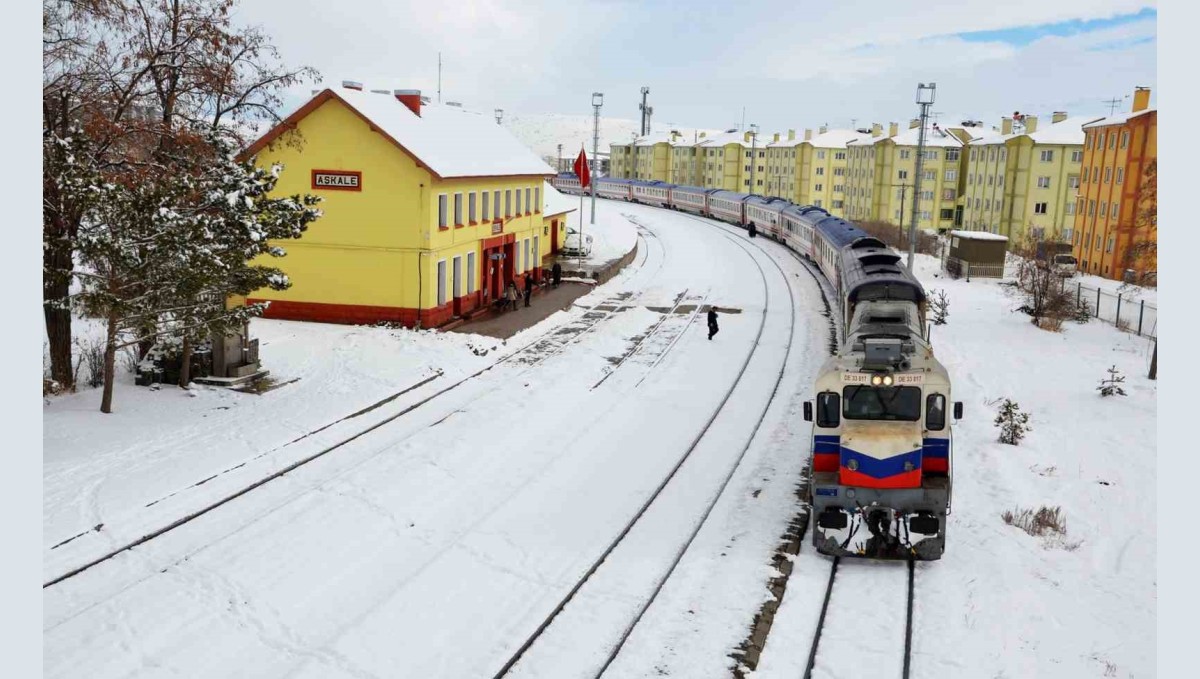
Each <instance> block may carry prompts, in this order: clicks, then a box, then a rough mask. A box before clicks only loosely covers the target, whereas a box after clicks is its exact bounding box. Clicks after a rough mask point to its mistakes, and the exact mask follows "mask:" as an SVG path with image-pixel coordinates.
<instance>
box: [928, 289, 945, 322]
mask: <svg viewBox="0 0 1200 679" xmlns="http://www.w3.org/2000/svg"><path fill="white" fill-rule="evenodd" d="M930 293H931V294H930V295H929V309H930V310H931V311H932V312H933V324H934V325H946V321H947V320H948V319H949V318H950V299H949V298H948V297H947V296H946V291H945V290H931V291H930Z"/></svg>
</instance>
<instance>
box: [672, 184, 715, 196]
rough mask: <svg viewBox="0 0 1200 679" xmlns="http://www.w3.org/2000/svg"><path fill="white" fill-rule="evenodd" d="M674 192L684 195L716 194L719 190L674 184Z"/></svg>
mask: <svg viewBox="0 0 1200 679" xmlns="http://www.w3.org/2000/svg"><path fill="white" fill-rule="evenodd" d="M672 190H674V191H684V192H686V193H706V194H707V193H716V192H717V191H720V189H706V188H704V187H703V186H688V185H686V184H676V185H675V188H674V189H672Z"/></svg>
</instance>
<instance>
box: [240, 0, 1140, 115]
mask: <svg viewBox="0 0 1200 679" xmlns="http://www.w3.org/2000/svg"><path fill="white" fill-rule="evenodd" d="M1156 4H1157V3H1155V2H1145V1H1143V0H1002V1H1001V2H995V1H994V0H925V1H924V2H918V3H902V2H896V1H895V0H892V1H887V2H885V1H881V0H880V1H877V0H856V1H855V2H828V1H827V0H823V1H822V2H811V1H809V0H788V1H784V2H728V1H723V2H712V1H710V0H692V1H689V2H665V1H658V0H653V1H649V2H614V1H610V0H591V1H589V2H586V3H575V2H569V1H566V0H553V1H547V0H519V1H511V2H510V1H503V0H455V1H453V2H430V1H429V0H419V1H414V0H349V1H343V2H330V0H243V7H242V8H241V9H240V10H239V17H238V18H239V20H240V21H242V22H245V23H252V24H259V25H261V26H263V27H264V28H265V29H266V30H267V32H268V33H269V34H270V35H271V36H272V39H273V41H274V43H275V45H276V46H277V47H278V48H279V49H280V51H281V52H282V56H283V58H284V60H285V61H286V62H287V63H289V64H305V65H310V66H314V67H316V68H317V69H318V70H319V71H320V72H321V75H322V76H323V78H324V80H325V82H327V83H340V81H341V80H343V79H351V80H358V81H361V82H363V83H364V84H365V85H366V86H367V88H368V89H370V88H389V89H392V88H419V89H421V90H422V91H423V93H425V94H428V95H429V96H432V97H435V98H436V96H437V94H436V90H437V59H438V52H439V51H440V52H441V53H442V62H443V70H442V99H443V101H460V102H463V104H464V105H465V106H466V107H468V108H472V109H477V110H485V111H490V110H491V109H493V108H497V107H498V108H503V109H505V110H506V111H513V112H519V113H573V114H590V113H591V107H590V101H591V93H592V92H593V91H601V92H603V93H604V95H605V106H604V110H603V115H605V116H611V117H620V118H635V119H636V118H637V117H638V108H637V105H638V102H639V101H640V96H641V95H640V94H639V90H640V88H641V87H642V86H643V85H645V86H648V87H649V88H650V103H651V105H652V106H653V107H654V110H655V114H654V119H655V122H671V123H677V124H679V125H681V126H695V127H705V128H729V127H734V126H737V125H739V124H740V123H741V121H742V107H743V106H744V107H745V111H746V112H745V120H746V123H747V125H748V124H750V123H758V125H759V126H760V128H762V130H763V131H764V132H771V131H778V130H785V129H787V128H796V129H802V128H805V127H814V128H815V127H818V126H820V125H822V124H825V123H828V124H829V125H830V126H833V127H848V126H850V124H851V120H852V119H856V120H857V124H856V126H857V127H865V126H868V125H869V124H870V123H871V122H881V123H886V122H888V121H897V122H902V123H903V122H904V121H907V120H908V119H909V118H911V117H913V116H914V115H915V114H916V108H917V107H916V105H915V104H914V103H913V100H914V93H915V89H916V85H917V82H919V81H924V82H928V81H934V82H936V83H937V102H936V103H935V105H934V107H933V110H934V111H936V112H940V113H941V114H942V115H941V117H940V119H941V120H942V121H943V122H958V121H960V120H963V119H965V118H968V117H969V118H971V119H981V120H984V121H985V122H986V123H987V124H989V125H995V124H998V122H999V117H1000V116H1001V115H1006V114H1011V113H1012V112H1013V111H1016V110H1019V111H1021V112H1023V113H1032V114H1038V115H1042V114H1045V115H1048V114H1049V113H1050V112H1051V111H1055V110H1065V111H1068V112H1069V113H1071V114H1072V115H1076V114H1080V115H1082V114H1097V115H1103V114H1107V113H1108V111H1109V107H1108V105H1107V104H1105V103H1102V102H1103V101H1104V100H1107V99H1111V98H1113V97H1126V96H1127V95H1130V94H1131V93H1132V91H1133V88H1134V86H1135V85H1145V86H1150V87H1152V88H1153V87H1155V85H1156V81H1157V77H1156V52H1157V30H1156V24H1157V13H1156V10H1155V7H1156ZM309 89H311V87H303V88H298V89H297V90H296V91H295V92H293V93H292V96H291V97H290V98H289V104H291V105H296V104H298V103H299V102H301V101H303V100H304V99H305V98H307V96H308V93H309ZM1156 99H1157V97H1155V98H1154V99H1152V102H1153V101H1154V100H1156ZM1128 108H1129V100H1128V99H1125V100H1123V101H1122V102H1121V103H1120V104H1119V105H1118V109H1117V110H1118V111H1121V110H1128Z"/></svg>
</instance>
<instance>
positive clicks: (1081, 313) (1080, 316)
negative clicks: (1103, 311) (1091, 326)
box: [1071, 302, 1092, 325]
mask: <svg viewBox="0 0 1200 679" xmlns="http://www.w3.org/2000/svg"><path fill="white" fill-rule="evenodd" d="M1071 320H1072V321H1075V322H1076V323H1079V324H1081V325H1082V324H1084V323H1087V322H1088V321H1090V320H1092V307H1091V306H1090V305H1088V303H1087V302H1078V303H1077V304H1076V305H1075V309H1074V311H1073V312H1072V314H1071Z"/></svg>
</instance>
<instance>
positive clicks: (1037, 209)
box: [1033, 203, 1047, 215]
mask: <svg viewBox="0 0 1200 679" xmlns="http://www.w3.org/2000/svg"><path fill="white" fill-rule="evenodd" d="M1046 207H1047V204H1046V203H1034V204H1033V214H1035V215H1044V214H1046Z"/></svg>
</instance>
